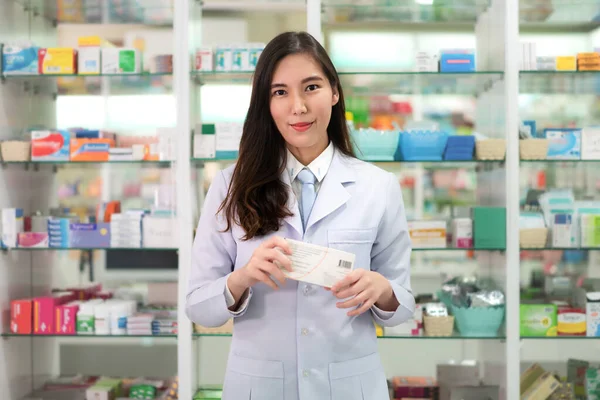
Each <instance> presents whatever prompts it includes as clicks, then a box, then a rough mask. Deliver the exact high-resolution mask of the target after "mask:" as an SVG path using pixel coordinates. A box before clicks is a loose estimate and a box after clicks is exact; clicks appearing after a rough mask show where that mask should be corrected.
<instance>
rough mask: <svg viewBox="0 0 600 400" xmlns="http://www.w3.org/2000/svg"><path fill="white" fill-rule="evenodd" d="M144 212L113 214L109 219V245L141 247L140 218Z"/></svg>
mask: <svg viewBox="0 0 600 400" xmlns="http://www.w3.org/2000/svg"><path fill="white" fill-rule="evenodd" d="M143 216H144V214H143V213H142V212H140V213H125V214H113V215H112V217H111V221H110V228H111V237H110V247H115V248H140V247H142V219H143Z"/></svg>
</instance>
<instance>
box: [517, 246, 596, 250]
mask: <svg viewBox="0 0 600 400" xmlns="http://www.w3.org/2000/svg"><path fill="white" fill-rule="evenodd" d="M543 250H557V251H600V247H540V248H537V247H533V248H529V247H521V251H543Z"/></svg>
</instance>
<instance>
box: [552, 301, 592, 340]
mask: <svg viewBox="0 0 600 400" xmlns="http://www.w3.org/2000/svg"><path fill="white" fill-rule="evenodd" d="M585 332H586V320H585V311H584V310H583V309H582V308H570V307H560V308H559V309H558V336H585Z"/></svg>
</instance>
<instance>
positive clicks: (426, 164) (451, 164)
mask: <svg viewBox="0 0 600 400" xmlns="http://www.w3.org/2000/svg"><path fill="white" fill-rule="evenodd" d="M359 158H360V157H359ZM191 161H192V162H193V163H200V164H201V163H206V162H235V161H237V159H236V158H192V159H191ZM364 161H366V162H369V163H373V164H408V165H415V166H420V167H423V168H431V169H437V168H440V169H446V168H476V167H478V166H481V165H496V164H498V165H499V164H502V163H504V160H453V161H447V160H439V161H431V160H410V161H406V160H405V161H395V160H364Z"/></svg>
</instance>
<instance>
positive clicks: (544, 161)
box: [521, 159, 600, 164]
mask: <svg viewBox="0 0 600 400" xmlns="http://www.w3.org/2000/svg"><path fill="white" fill-rule="evenodd" d="M521 162H522V163H526V164H535V163H538V164H546V163H548V164H559V163H599V162H600V160H554V159H552V160H521Z"/></svg>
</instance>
